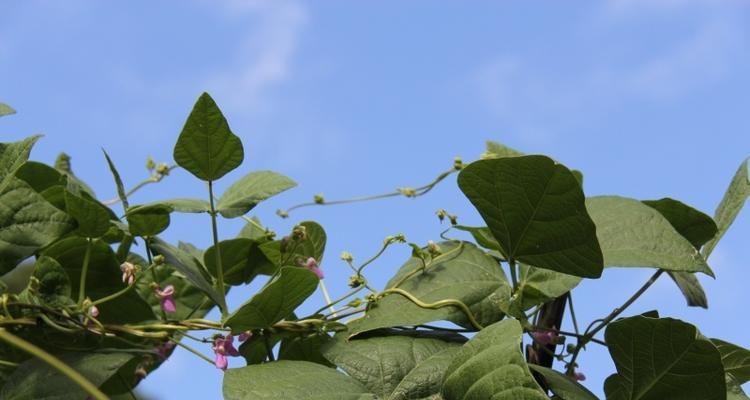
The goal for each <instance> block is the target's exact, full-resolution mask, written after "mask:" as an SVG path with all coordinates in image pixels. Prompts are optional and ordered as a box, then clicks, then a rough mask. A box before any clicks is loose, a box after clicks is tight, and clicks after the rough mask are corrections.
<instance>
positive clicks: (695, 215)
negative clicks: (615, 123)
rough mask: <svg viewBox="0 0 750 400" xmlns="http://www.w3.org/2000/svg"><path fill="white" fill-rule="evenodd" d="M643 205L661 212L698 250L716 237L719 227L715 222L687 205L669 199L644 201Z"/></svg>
mask: <svg viewBox="0 0 750 400" xmlns="http://www.w3.org/2000/svg"><path fill="white" fill-rule="evenodd" d="M643 203H644V204H646V205H647V206H649V207H651V208H653V209H655V210H656V211H659V213H661V215H663V216H664V218H666V219H667V221H669V223H670V224H672V226H673V227H674V229H675V230H676V231H677V232H678V233H679V234H680V235H682V236H684V237H685V239H687V240H688V241H689V242H690V243H691V244H692V245H693V246H695V248H696V249H700V248H701V246H703V244H704V243H706V242H708V241H709V240H711V238H713V237H714V236H715V235H716V232H717V227H716V223H715V222H714V220H712V219H711V217H709V216H708V215H706V214H704V213H702V212H700V211H698V210H696V209H694V208H692V207H690V206H688V205H687V204H685V203H682V202H680V201H677V200H674V199H670V198H668V197H667V198H663V199H659V200H644V201H643Z"/></svg>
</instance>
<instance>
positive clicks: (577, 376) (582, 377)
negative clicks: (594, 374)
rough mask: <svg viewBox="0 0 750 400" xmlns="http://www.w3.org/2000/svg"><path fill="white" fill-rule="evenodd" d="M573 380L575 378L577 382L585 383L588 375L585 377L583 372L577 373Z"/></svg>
mask: <svg viewBox="0 0 750 400" xmlns="http://www.w3.org/2000/svg"><path fill="white" fill-rule="evenodd" d="M573 378H575V380H577V381H585V380H586V375H584V374H583V372H576V373H575V374H573Z"/></svg>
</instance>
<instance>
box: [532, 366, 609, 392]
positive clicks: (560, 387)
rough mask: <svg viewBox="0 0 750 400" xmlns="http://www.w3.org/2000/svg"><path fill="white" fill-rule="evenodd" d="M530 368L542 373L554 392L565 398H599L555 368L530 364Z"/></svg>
mask: <svg viewBox="0 0 750 400" xmlns="http://www.w3.org/2000/svg"><path fill="white" fill-rule="evenodd" d="M529 368H530V369H531V370H532V371H534V372H536V373H538V374H540V375H542V376H543V377H544V380H545V382H547V385H548V386H549V388H550V390H551V391H552V393H554V394H556V395H557V396H560V397H561V398H563V399H565V400H599V399H598V398H597V397H596V396H594V394H593V393H591V392H590V391H589V390H588V389H586V388H585V387H584V386H583V385H581V384H580V383H578V382H576V381H575V380H573V379H571V378H570V377H569V376H567V375H564V374H561V373H560V372H558V371H555V370H554V369H550V368H546V367H542V366H540V365H536V364H529Z"/></svg>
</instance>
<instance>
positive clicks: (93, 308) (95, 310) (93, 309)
mask: <svg viewBox="0 0 750 400" xmlns="http://www.w3.org/2000/svg"><path fill="white" fill-rule="evenodd" d="M89 315H90V316H91V317H93V318H96V317H98V316H99V309H98V308H96V306H91V307H90V308H89Z"/></svg>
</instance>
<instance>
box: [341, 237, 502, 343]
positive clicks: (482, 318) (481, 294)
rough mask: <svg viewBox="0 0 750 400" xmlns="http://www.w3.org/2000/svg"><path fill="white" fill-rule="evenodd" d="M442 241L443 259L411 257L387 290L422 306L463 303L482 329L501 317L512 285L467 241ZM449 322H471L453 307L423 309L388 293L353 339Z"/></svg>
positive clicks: (354, 330)
mask: <svg viewBox="0 0 750 400" xmlns="http://www.w3.org/2000/svg"><path fill="white" fill-rule="evenodd" d="M460 243H461V244H457V243H456V242H442V243H440V244H439V246H440V248H441V249H442V252H443V255H441V256H439V257H437V258H435V259H434V260H429V259H428V260H427V262H428V266H427V269H426V270H425V271H424V272H422V260H420V259H419V258H416V257H412V258H411V259H409V261H407V262H406V263H405V264H404V265H403V266H402V267H401V269H399V271H398V272H397V273H396V275H395V276H394V277H393V278H391V280H390V281H389V282H388V284H387V285H386V289H389V288H393V287H396V285H397V284H399V283H400V282H401V281H402V280H403V282H401V283H400V284H399V285H398V288H400V289H403V290H405V291H407V292H408V293H410V294H411V295H413V296H414V297H416V298H417V299H419V300H420V301H422V302H424V303H433V302H437V301H441V300H445V299H455V300H459V301H461V302H463V303H464V304H466V306H468V307H469V309H470V311H471V312H472V314H473V315H474V317H475V318H476V319H477V321H478V322H479V323H480V324H482V325H487V324H491V323H493V322H495V321H497V320H499V319H501V318H502V317H503V314H502V312H500V309H499V304H500V303H501V302H502V301H503V299H506V298H508V297H510V286H509V285H508V282H507V280H506V278H505V275H504V274H503V271H502V269H501V268H500V266H499V265H498V263H497V262H496V261H495V260H494V259H492V257H490V256H488V255H487V254H485V253H484V252H483V251H481V250H479V249H478V248H477V247H475V246H474V245H473V244H470V243H468V242H460ZM441 320H448V321H452V322H455V323H457V324H460V325H462V326H468V327H471V324H470V322H469V319H468V318H467V316H466V315H465V314H464V313H463V312H462V311H461V309H460V308H459V307H457V306H453V305H448V306H445V307H440V308H435V309H430V308H422V307H419V306H417V305H416V304H414V303H413V302H411V301H410V300H409V299H407V298H405V297H403V296H402V295H400V294H397V293H393V294H389V295H387V296H385V297H383V298H382V299H380V300H378V301H377V302H376V303H375V304H374V305H373V306H371V307H370V308H369V309H368V311H367V313H366V314H365V315H364V317H362V318H361V319H359V320H358V321H357V324H356V326H355V327H352V328H351V330H350V334H351V335H357V334H359V333H362V332H365V331H369V330H373V329H378V328H386V327H392V326H400V325H419V324H424V323H427V322H432V321H441Z"/></svg>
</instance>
